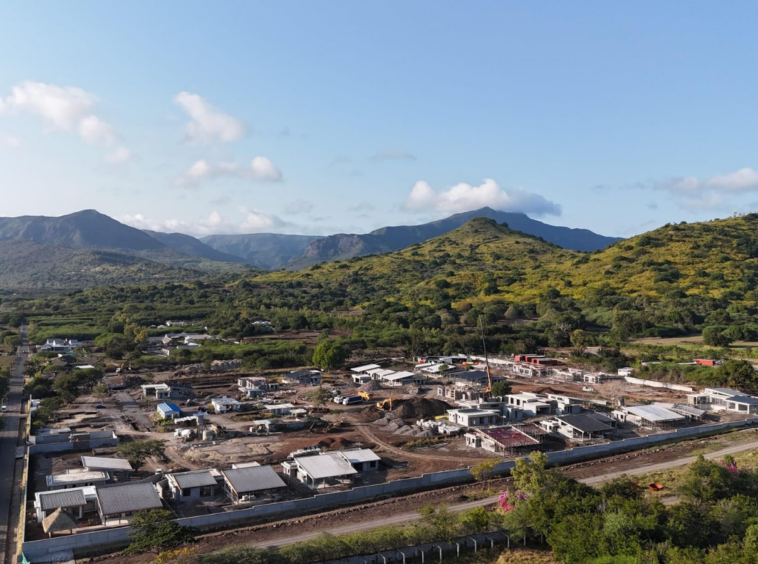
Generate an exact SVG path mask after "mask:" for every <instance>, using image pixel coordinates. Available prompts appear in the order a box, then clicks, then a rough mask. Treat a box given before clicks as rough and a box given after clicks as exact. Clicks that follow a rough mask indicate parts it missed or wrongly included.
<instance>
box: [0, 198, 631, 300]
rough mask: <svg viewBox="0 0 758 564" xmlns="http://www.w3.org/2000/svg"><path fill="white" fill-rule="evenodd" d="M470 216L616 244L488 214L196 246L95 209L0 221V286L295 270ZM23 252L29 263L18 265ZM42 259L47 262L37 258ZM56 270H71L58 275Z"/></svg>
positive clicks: (378, 249)
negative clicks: (358, 231) (368, 229)
mask: <svg viewBox="0 0 758 564" xmlns="http://www.w3.org/2000/svg"><path fill="white" fill-rule="evenodd" d="M475 217H486V218H489V219H492V220H494V221H495V222H496V223H503V224H507V225H508V226H509V227H511V228H512V229H514V230H518V231H522V232H524V233H526V234H529V235H533V236H536V237H540V238H542V239H544V240H545V241H548V242H550V243H554V244H556V245H559V246H561V247H564V248H567V249H574V250H586V251H589V250H597V249H600V248H604V247H606V246H607V245H609V244H612V243H613V242H615V241H617V240H618V239H616V238H613V237H604V236H602V235H598V234H596V233H593V232H592V231H588V230H585V229H570V228H567V227H556V226H552V225H548V224H545V223H542V222H540V221H536V220H533V219H531V218H529V217H527V216H526V215H524V214H518V213H507V212H500V211H496V210H493V209H490V208H482V209H480V210H475V211H471V212H466V213H460V214H456V215H453V216H450V217H448V218H446V219H442V220H439V221H434V222H431V223H426V224H422V225H411V226H391V227H384V228H381V229H377V230H375V231H372V232H371V233H367V234H336V235H329V236H326V237H320V236H309V235H286V234H273V233H257V234H250V235H210V236H207V237H204V238H203V239H197V238H195V237H192V236H190V235H185V234H182V233H161V232H156V231H147V230H140V229H136V228H134V227H130V226H128V225H125V224H123V223H120V222H119V221H116V220H115V219H113V218H111V217H108V216H107V215H104V214H101V213H99V212H97V211H95V210H83V211H80V212H76V213H72V214H69V215H64V216H60V217H43V216H22V217H5V218H0V286H2V287H6V288H18V287H23V286H24V279H25V278H24V276H22V273H25V275H26V276H27V278H28V280H30V281H33V282H30V283H31V284H32V286H33V287H35V288H36V287H51V288H63V287H88V286H93V285H98V284H118V283H120V284H134V283H140V284H141V283H145V282H146V281H149V280H170V279H172V278H173V279H175V280H187V279H190V278H192V277H196V278H197V277H202V276H205V275H208V274H219V273H223V274H230V273H240V272H244V271H248V270H250V269H254V270H255V269H286V270H301V269H304V268H307V267H309V266H312V265H314V264H318V263H322V262H331V261H340V260H345V259H350V258H354V257H358V256H365V255H373V254H380V253H388V252H392V251H396V250H400V249H404V248H406V247H408V246H410V245H415V244H417V243H421V242H424V241H427V240H429V239H432V238H434V237H439V236H440V235H444V234H446V233H449V232H450V231H452V230H454V229H457V228H458V227H460V226H461V225H463V224H465V223H466V222H468V221H470V220H471V219H472V218H475ZM24 252H28V253H29V256H30V260H28V261H26V263H25V264H24V256H23V255H24ZM46 253H47V254H48V255H49V256H50V257H51V260H49V261H45V260H44V259H43V257H44V256H45V254H46ZM64 259H65V260H64ZM63 264H69V265H76V267H77V268H75V269H71V268H69V267H65V268H64V267H63V266H62V265H63ZM30 269H31V270H30ZM172 269H175V270H172ZM77 273H78V274H77Z"/></svg>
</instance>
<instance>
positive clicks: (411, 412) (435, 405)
mask: <svg viewBox="0 0 758 564" xmlns="http://www.w3.org/2000/svg"><path fill="white" fill-rule="evenodd" d="M448 409H450V405H449V404H448V403H445V402H444V401H441V400H438V399H428V398H423V397H415V398H412V399H409V400H406V401H404V402H403V403H402V404H400V405H399V406H397V407H395V408H394V409H393V410H392V414H393V415H394V416H395V417H398V418H402V419H425V418H428V417H436V416H438V415H444V414H445V413H447V410H448Z"/></svg>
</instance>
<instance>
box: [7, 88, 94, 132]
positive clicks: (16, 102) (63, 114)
mask: <svg viewBox="0 0 758 564" xmlns="http://www.w3.org/2000/svg"><path fill="white" fill-rule="evenodd" d="M96 102H97V98H96V97H95V96H94V95H93V94H90V93H89V92H87V91H85V90H82V89H81V88H75V87H73V86H57V85H55V84H45V83H43V82H32V81H29V80H27V81H24V82H22V83H20V84H18V85H16V86H14V87H13V90H12V91H11V94H10V96H8V97H7V98H5V99H4V100H3V101H2V102H0V110H4V111H6V112H9V113H17V112H18V113H21V112H26V113H30V114H34V115H38V116H40V117H42V118H43V119H44V120H45V121H46V122H47V123H48V124H49V125H52V126H55V127H56V128H58V129H64V130H71V129H73V128H74V127H76V126H77V125H78V123H79V122H80V121H81V119H82V118H84V117H85V116H86V115H87V114H88V113H89V112H90V111H91V110H92V108H93V107H94V106H95V104H96Z"/></svg>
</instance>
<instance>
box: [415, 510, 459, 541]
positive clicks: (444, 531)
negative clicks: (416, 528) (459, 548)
mask: <svg viewBox="0 0 758 564" xmlns="http://www.w3.org/2000/svg"><path fill="white" fill-rule="evenodd" d="M418 512H419V514H421V523H422V525H423V526H424V527H426V528H427V529H429V532H430V537H431V538H432V539H433V540H435V541H443V542H450V541H451V540H452V539H453V537H455V531H456V525H457V524H458V516H457V515H456V514H455V513H452V512H451V511H450V510H449V509H448V508H447V506H446V505H440V506H436V505H427V506H425V507H422V508H421V509H419V510H418Z"/></svg>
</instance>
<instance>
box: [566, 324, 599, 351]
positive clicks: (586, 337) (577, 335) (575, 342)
mask: <svg viewBox="0 0 758 564" xmlns="http://www.w3.org/2000/svg"><path fill="white" fill-rule="evenodd" d="M570 338H571V345H572V346H574V347H576V348H577V349H582V350H583V349H584V348H585V347H588V346H590V345H591V344H592V343H593V340H594V339H593V338H592V335H591V334H589V333H588V332H587V331H584V330H583V329H574V330H573V331H572V332H571V337H570Z"/></svg>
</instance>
